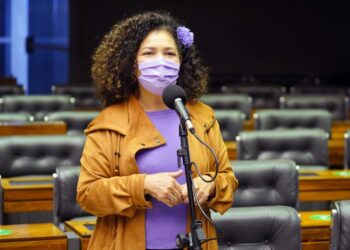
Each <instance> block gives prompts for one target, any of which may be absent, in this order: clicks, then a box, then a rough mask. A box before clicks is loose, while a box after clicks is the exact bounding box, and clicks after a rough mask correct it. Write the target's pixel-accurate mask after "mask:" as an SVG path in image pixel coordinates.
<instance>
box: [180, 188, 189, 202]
mask: <svg viewBox="0 0 350 250" xmlns="http://www.w3.org/2000/svg"><path fill="white" fill-rule="evenodd" d="M181 196H182V199H183V200H186V199H187V198H188V194H187V186H182V189H181Z"/></svg>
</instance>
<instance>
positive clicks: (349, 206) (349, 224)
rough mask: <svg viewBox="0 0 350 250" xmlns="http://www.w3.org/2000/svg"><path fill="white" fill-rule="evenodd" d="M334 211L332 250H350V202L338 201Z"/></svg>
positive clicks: (334, 205)
mask: <svg viewBox="0 0 350 250" xmlns="http://www.w3.org/2000/svg"><path fill="white" fill-rule="evenodd" d="M333 207H334V208H333V209H332V223H331V227H332V233H331V250H349V249H350V237H349V236H350V200H344V201H336V202H334V203H333Z"/></svg>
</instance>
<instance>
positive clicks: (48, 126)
mask: <svg viewBox="0 0 350 250" xmlns="http://www.w3.org/2000/svg"><path fill="white" fill-rule="evenodd" d="M64 134H67V125H66V124H65V123H64V122H62V121H57V122H25V123H0V136H6V135H64Z"/></svg>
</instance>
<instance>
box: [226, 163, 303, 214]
mask: <svg viewBox="0 0 350 250" xmlns="http://www.w3.org/2000/svg"><path fill="white" fill-rule="evenodd" d="M232 166H233V169H234V172H235V175H236V178H237V180H238V181H239V185H238V189H237V190H236V192H235V194H234V202H233V207H247V206H272V205H284V206H291V207H294V208H297V205H298V191H299V181H298V171H297V169H296V165H295V163H294V162H293V161H290V160H265V161H234V162H232Z"/></svg>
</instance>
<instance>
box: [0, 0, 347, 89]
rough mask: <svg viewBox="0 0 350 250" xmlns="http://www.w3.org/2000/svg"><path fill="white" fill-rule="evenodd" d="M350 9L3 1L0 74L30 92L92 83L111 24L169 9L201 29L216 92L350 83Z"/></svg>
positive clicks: (273, 3) (171, 0) (304, 4)
mask: <svg viewBox="0 0 350 250" xmlns="http://www.w3.org/2000/svg"><path fill="white" fill-rule="evenodd" d="M349 7H350V4H349V2H348V1H345V0H334V1H295V0H294V1H292V0H286V1H277V0H270V1H243V0H242V1H237V0H236V1H223V0H217V1H184V0H168V1H162V0H149V1H140V0H134V1H100V2H99V3H97V2H96V1H92V0H85V1H73V0H0V77H1V78H15V79H16V80H17V82H18V83H19V84H21V85H23V86H24V89H25V91H26V93H30V94H47V93H50V92H51V86H52V85H54V84H58V85H66V84H73V85H74V84H79V85H81V84H83V85H84V84H86V85H87V84H90V83H91V78H90V66H91V59H90V58H91V54H92V52H93V50H94V49H95V48H96V47H97V45H98V43H99V41H100V40H101V38H102V37H103V35H104V34H105V33H106V32H108V31H109V29H110V28H111V26H112V25H113V24H115V23H116V22H118V21H119V20H120V19H122V18H124V17H126V16H129V15H131V14H133V13H136V12H139V11H142V10H154V9H165V10H169V11H170V12H171V13H172V14H173V15H174V16H176V17H178V18H179V19H180V20H182V21H183V22H184V23H185V25H187V26H188V27H189V28H190V29H191V30H192V31H193V32H194V34H195V43H196V44H197V46H198V48H199V51H200V53H201V56H202V58H203V60H204V62H205V64H206V65H208V66H209V67H210V70H211V83H210V91H213V92H215V91H217V90H219V91H220V90H222V86H224V88H223V90H225V87H226V86H227V85H229V86H230V85H234V84H240V83H256V84H275V85H281V86H282V85H283V86H286V87H289V86H292V85H295V84H307V85H308V86H313V85H327V84H328V85H329V84H331V85H340V86H347V85H348V84H349V82H350V76H349V75H350V32H349V30H350V15H348V13H349V10H350V8H349ZM8 80H10V79H8ZM2 81H4V80H2Z"/></svg>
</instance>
